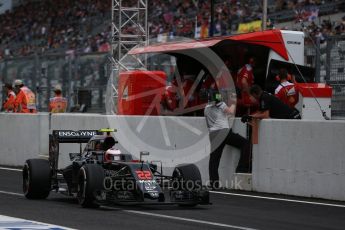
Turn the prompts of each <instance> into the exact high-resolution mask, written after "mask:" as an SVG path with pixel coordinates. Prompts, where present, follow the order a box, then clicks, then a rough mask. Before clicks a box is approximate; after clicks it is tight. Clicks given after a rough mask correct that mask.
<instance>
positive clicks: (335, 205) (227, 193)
mask: <svg viewBox="0 0 345 230" xmlns="http://www.w3.org/2000/svg"><path fill="white" fill-rule="evenodd" d="M210 193H214V194H222V195H228V196H242V197H250V198H257V199H265V200H277V201H285V202H294V203H302V204H313V205H323V206H331V207H338V208H345V205H341V204H330V203H321V202H312V201H304V200H292V199H284V198H275V197H267V196H255V195H247V194H239V193H230V192H218V191H210Z"/></svg>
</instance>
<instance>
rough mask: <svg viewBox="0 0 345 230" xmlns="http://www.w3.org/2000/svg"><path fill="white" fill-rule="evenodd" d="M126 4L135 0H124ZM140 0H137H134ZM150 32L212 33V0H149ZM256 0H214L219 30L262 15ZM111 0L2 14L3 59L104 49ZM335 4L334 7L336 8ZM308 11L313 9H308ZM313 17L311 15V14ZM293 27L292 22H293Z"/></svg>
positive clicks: (49, 2) (334, 25)
mask: <svg viewBox="0 0 345 230" xmlns="http://www.w3.org/2000/svg"><path fill="white" fill-rule="evenodd" d="M337 1H338V0H336V1H330V0H277V1H272V0H270V1H269V13H275V12H280V11H294V12H296V15H300V13H301V12H303V13H305V11H304V10H303V9H307V8H308V9H309V8H310V7H312V9H317V7H318V6H319V5H321V4H327V3H328V2H337ZM125 2H126V4H127V5H128V6H130V5H131V3H132V2H131V1H130V0H129V1H125ZM133 2H137V1H133ZM148 2H149V4H148V5H149V7H152V8H154V10H150V9H149V32H150V36H151V37H156V36H159V35H161V34H165V35H168V36H174V37H175V36H182V37H196V38H200V37H201V38H202V37H207V36H208V35H209V26H210V9H211V5H210V1H209V0H148ZM258 3H261V1H257V0H248V1H243V0H222V1H221V0H216V4H215V28H214V34H215V35H229V34H232V33H233V32H234V31H236V29H237V27H238V25H239V23H243V22H250V21H253V20H260V19H261V17H262V6H261V5H260V4H258ZM110 8H111V1H110V0H109V1H108V0H107V1H104V0H73V1H69V0H46V1H33V2H29V3H27V4H24V5H21V6H19V7H16V8H14V9H13V10H12V11H11V12H6V13H4V14H2V15H0V28H1V30H0V59H2V58H5V57H17V56H27V55H31V54H33V53H38V54H41V53H50V52H55V53H58V52H68V53H73V52H79V53H88V52H104V51H109V49H110V44H109V41H110V37H111V28H110V15H111V10H110ZM335 10H336V9H335ZM309 16H310V15H309ZM309 19H310V17H309ZM344 27H345V17H343V18H342V20H341V21H338V22H333V21H324V22H323V23H322V24H321V25H317V24H316V23H311V24H310V25H309V26H308V31H310V33H311V34H312V36H322V37H325V36H329V35H333V34H344V33H345V28H344ZM289 29H291V28H289Z"/></svg>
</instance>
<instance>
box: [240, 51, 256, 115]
mask: <svg viewBox="0 0 345 230" xmlns="http://www.w3.org/2000/svg"><path fill="white" fill-rule="evenodd" d="M254 66H255V59H254V58H253V57H249V58H248V60H247V64H245V65H244V66H243V67H242V68H241V69H240V70H239V71H238V73H237V77H236V88H237V90H238V92H237V94H238V96H239V100H238V104H239V105H240V107H244V108H250V107H252V106H254V105H255V104H256V103H257V101H256V100H255V99H254V98H252V97H251V96H250V93H249V91H250V87H252V86H253V84H254V72H253V68H254Z"/></svg>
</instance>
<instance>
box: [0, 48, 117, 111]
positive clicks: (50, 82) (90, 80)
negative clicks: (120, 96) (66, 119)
mask: <svg viewBox="0 0 345 230" xmlns="http://www.w3.org/2000/svg"><path fill="white" fill-rule="evenodd" d="M110 66H111V65H110V62H109V54H108V53H88V54H80V55H79V54H74V55H67V54H63V55H62V54H61V55H33V56H28V57H21V58H15V59H5V60H2V61H0V82H1V83H2V84H3V83H12V82H13V81H14V79H22V80H23V81H24V83H25V84H26V85H27V86H28V87H29V88H30V89H31V90H32V91H33V92H34V93H35V94H36V97H37V107H38V110H39V111H40V112H45V111H48V102H49V98H50V97H52V96H53V94H54V93H53V88H54V86H55V85H57V84H60V85H61V86H62V89H63V95H64V96H65V97H67V99H68V102H69V103H68V104H69V108H68V110H69V111H72V112H73V111H75V112H79V111H81V110H83V111H87V112H94V113H104V112H105V104H104V101H105V95H106V86H107V81H108V78H109V75H110ZM0 90H1V95H2V100H4V99H5V97H6V95H5V92H3V88H2V87H1V89H0ZM83 108H84V109H83Z"/></svg>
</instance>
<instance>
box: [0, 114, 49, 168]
mask: <svg viewBox="0 0 345 230" xmlns="http://www.w3.org/2000/svg"><path fill="white" fill-rule="evenodd" d="M48 120H49V116H48V115H47V114H38V115H24V114H1V115H0V146H1V149H0V164H1V165H10V166H21V165H23V164H24V162H25V160H26V159H28V158H34V157H37V156H38V155H39V154H40V153H47V152H48V151H47V150H48V146H49V142H48V136H47V135H48V131H49V130H48Z"/></svg>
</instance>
